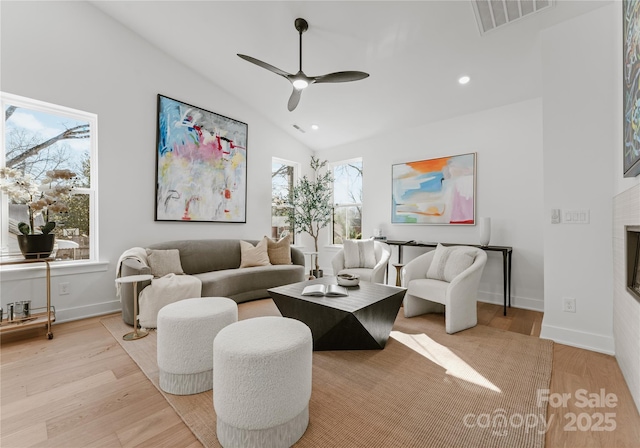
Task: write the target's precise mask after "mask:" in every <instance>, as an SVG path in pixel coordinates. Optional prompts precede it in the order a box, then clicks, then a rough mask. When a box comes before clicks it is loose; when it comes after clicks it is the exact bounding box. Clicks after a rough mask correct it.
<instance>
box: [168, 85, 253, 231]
mask: <svg viewBox="0 0 640 448" xmlns="http://www.w3.org/2000/svg"><path fill="white" fill-rule="evenodd" d="M247 132H248V128H247V124H246V123H242V122H240V121H238V120H234V119H232V118H228V117H224V116H222V115H218V114H216V113H213V112H209V111H207V110H204V109H200V108H198V107H195V106H191V105H190V104H185V103H182V102H180V101H176V100H174V99H171V98H167V97H165V96H162V95H158V145H157V171H156V218H155V219H156V221H207V222H236V223H243V222H246V203H247Z"/></svg>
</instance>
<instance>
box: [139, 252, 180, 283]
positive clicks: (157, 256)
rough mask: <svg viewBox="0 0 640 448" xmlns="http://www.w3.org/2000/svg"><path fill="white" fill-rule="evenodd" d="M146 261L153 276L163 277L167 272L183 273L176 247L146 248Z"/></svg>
mask: <svg viewBox="0 0 640 448" xmlns="http://www.w3.org/2000/svg"><path fill="white" fill-rule="evenodd" d="M147 263H149V268H150V269H151V275H153V276H154V277H164V276H165V275H167V274H184V271H183V270H182V264H181V263H180V251H179V250H178V249H167V250H157V249H147Z"/></svg>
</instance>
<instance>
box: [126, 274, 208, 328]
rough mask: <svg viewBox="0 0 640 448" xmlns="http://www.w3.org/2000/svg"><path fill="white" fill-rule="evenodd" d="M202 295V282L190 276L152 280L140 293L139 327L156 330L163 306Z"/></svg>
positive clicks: (174, 276)
mask: <svg viewBox="0 0 640 448" xmlns="http://www.w3.org/2000/svg"><path fill="white" fill-rule="evenodd" d="M201 295H202V281H200V279H199V278H198V277H193V276H191V275H176V274H167V275H165V276H164V277H160V278H154V279H153V280H151V284H150V285H149V286H147V287H146V288H144V289H143V290H142V292H141V293H140V299H139V300H138V303H139V305H140V309H139V310H138V311H139V314H138V318H139V320H140V326H141V327H144V328H156V326H157V324H156V322H157V318H158V311H160V308H162V307H163V306H165V305H168V304H170V303H173V302H177V301H178V300H182V299H191V298H194V297H200V296H201Z"/></svg>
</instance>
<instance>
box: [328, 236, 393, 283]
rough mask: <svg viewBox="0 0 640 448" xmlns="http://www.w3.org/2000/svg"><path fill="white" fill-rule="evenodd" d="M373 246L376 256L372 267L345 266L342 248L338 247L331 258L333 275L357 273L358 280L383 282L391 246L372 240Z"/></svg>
mask: <svg viewBox="0 0 640 448" xmlns="http://www.w3.org/2000/svg"><path fill="white" fill-rule="evenodd" d="M373 248H374V252H375V256H376V264H375V266H374V267H373V268H360V267H358V268H346V267H345V258H344V249H340V250H339V251H338V253H337V254H336V255H335V256H334V257H333V259H332V260H331V266H332V267H333V275H338V274H351V275H359V276H360V280H362V281H366V282H373V283H384V275H385V273H386V272H387V264H388V263H389V258H390V257H391V248H390V247H389V245H388V244H386V243H383V242H380V241H374V242H373Z"/></svg>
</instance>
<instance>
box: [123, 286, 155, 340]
mask: <svg viewBox="0 0 640 448" xmlns="http://www.w3.org/2000/svg"><path fill="white" fill-rule="evenodd" d="M152 278H153V275H151V274H143V275H130V276H128V277H120V278H117V279H116V283H133V331H132V332H130V333H127V334H125V335H124V336H122V339H124V340H125V341H135V340H136V339H140V338H143V337H145V336H146V335H148V334H149V332H148V331H146V330H140V331H138V282H144V281H147V280H151V279H152Z"/></svg>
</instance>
